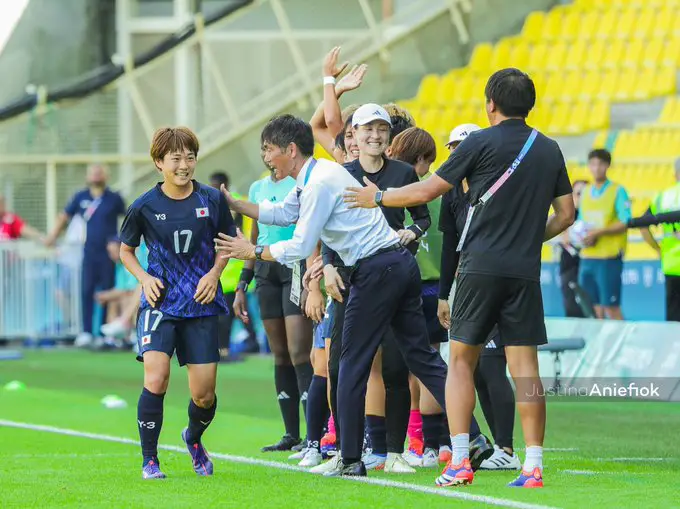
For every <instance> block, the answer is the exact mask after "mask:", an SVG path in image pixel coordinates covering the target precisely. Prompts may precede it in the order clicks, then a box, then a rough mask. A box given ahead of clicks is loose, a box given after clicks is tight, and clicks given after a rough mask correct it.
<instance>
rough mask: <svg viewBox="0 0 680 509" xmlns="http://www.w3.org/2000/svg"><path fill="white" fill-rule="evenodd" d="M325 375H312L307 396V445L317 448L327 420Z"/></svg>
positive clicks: (326, 381) (326, 384) (326, 383)
mask: <svg viewBox="0 0 680 509" xmlns="http://www.w3.org/2000/svg"><path fill="white" fill-rule="evenodd" d="M327 387H328V380H327V378H326V377H323V376H318V375H314V376H313V377H312V383H310V384H309V390H308V391H307V392H308V396H307V447H311V448H315V449H319V447H320V443H321V437H322V436H323V430H324V427H325V424H326V423H327V422H328V398H327V395H326V389H327Z"/></svg>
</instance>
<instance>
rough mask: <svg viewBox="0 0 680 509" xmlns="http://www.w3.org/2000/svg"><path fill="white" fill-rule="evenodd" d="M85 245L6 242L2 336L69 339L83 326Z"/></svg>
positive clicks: (0, 252) (0, 281) (0, 282)
mask: <svg viewBox="0 0 680 509" xmlns="http://www.w3.org/2000/svg"><path fill="white" fill-rule="evenodd" d="M81 253H82V245H71V246H69V245H62V246H60V247H59V248H58V249H56V250H48V249H44V248H42V247H40V246H38V245H37V244H35V243H33V242H26V241H9V242H0V338H1V339H33V340H39V339H63V338H71V337H75V336H76V335H77V334H78V333H79V332H80V330H81V328H82V327H81V291H80V277H81V276H80V256H81Z"/></svg>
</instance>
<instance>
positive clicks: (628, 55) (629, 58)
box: [621, 39, 645, 69]
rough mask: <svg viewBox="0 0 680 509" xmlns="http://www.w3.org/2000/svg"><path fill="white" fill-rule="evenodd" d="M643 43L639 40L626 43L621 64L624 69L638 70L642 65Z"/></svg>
mask: <svg viewBox="0 0 680 509" xmlns="http://www.w3.org/2000/svg"><path fill="white" fill-rule="evenodd" d="M644 47H645V42H643V41H641V40H638V39H636V40H632V41H630V42H629V43H628V46H627V47H626V50H625V51H624V53H623V59H622V61H621V64H622V65H623V67H624V68H634V69H636V68H638V67H640V64H641V63H642V54H643V51H644Z"/></svg>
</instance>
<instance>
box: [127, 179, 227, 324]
mask: <svg viewBox="0 0 680 509" xmlns="http://www.w3.org/2000/svg"><path fill="white" fill-rule="evenodd" d="M218 233H226V234H228V235H232V236H233V235H235V234H236V228H235V225H234V221H233V219H232V216H231V212H230V211H229V205H228V204H227V200H226V199H225V198H224V196H223V195H222V193H220V192H219V191H218V190H217V189H213V188H211V187H208V186H205V185H203V184H200V183H198V182H195V181H194V190H193V192H192V193H191V194H190V195H189V196H188V197H187V198H184V199H182V200H174V199H172V198H169V197H168V196H166V195H165V194H164V193H163V191H162V190H161V184H157V185H156V186H155V187H154V188H153V189H151V190H149V191H147V192H146V193H144V194H143V195H142V196H140V197H139V198H137V200H135V202H134V203H133V204H132V205H130V208H129V209H128V211H127V215H126V216H125V220H124V221H123V226H122V227H121V232H120V240H121V242H123V243H124V244H126V245H128V246H131V247H137V246H139V243H140V240H141V237H144V241H145V242H146V245H147V247H148V248H149V266H148V269H147V272H148V273H149V274H150V275H151V276H153V277H156V278H158V279H160V280H161V281H162V282H163V286H165V289H164V290H163V293H162V295H161V301H160V305H158V304H157V305H156V309H159V310H160V311H162V312H163V313H164V314H168V315H171V316H175V317H178V318H196V317H201V316H213V315H219V314H224V313H225V312H226V311H227V305H226V301H225V298H224V293H223V292H222V290H221V288H220V287H219V284H218V288H217V294H216V296H215V300H214V301H213V302H211V303H210V304H206V305H203V304H199V303H198V302H196V301H195V300H194V295H195V293H196V287H197V286H198V283H199V281H200V280H201V278H202V277H203V276H205V275H206V274H207V273H208V272H209V271H210V270H211V269H212V267H213V265H214V264H215V256H216V253H215V243H214V240H213V239H214V238H215V237H217V234H218ZM150 307H151V305H150V304H149V302H148V301H147V299H146V297H145V296H144V295H143V294H142V299H141V305H140V310H144V309H148V308H150Z"/></svg>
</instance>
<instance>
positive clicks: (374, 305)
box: [215, 115, 446, 476]
mask: <svg viewBox="0 0 680 509" xmlns="http://www.w3.org/2000/svg"><path fill="white" fill-rule="evenodd" d="M261 142H262V149H263V153H264V158H265V161H266V163H267V164H268V165H269V166H271V167H272V168H274V171H275V172H276V176H277V178H284V177H286V176H289V175H290V176H292V177H293V178H295V179H296V180H297V188H296V189H294V190H292V191H291V192H290V194H289V195H288V196H287V197H286V198H285V200H284V201H283V203H276V204H272V203H270V202H268V201H266V200H265V201H264V202H262V203H260V204H259V206H258V205H256V204H253V203H247V202H243V201H239V200H235V199H234V198H233V197H232V196H231V195H230V194H229V193H228V192H226V190H224V189H223V191H224V192H225V195H226V196H227V199H228V200H229V202H230V203H231V205H232V208H233V209H234V210H236V211H238V212H241V213H242V214H244V215H246V216H248V217H252V218H255V219H258V220H259V221H260V222H263V223H267V224H274V225H279V226H284V225H290V224H293V223H296V226H295V233H294V235H293V238H292V239H290V240H287V241H282V242H276V243H274V244H272V245H271V246H263V245H258V246H253V245H252V244H251V243H250V242H248V241H247V240H246V239H244V238H243V236H242V235H240V236H238V237H237V238H233V237H229V236H226V235H220V237H219V238H218V239H215V243H216V249H217V250H218V251H221V252H223V253H224V254H225V255H227V256H228V257H230V258H238V259H258V260H266V261H278V262H280V263H285V264H289V265H290V264H294V263H296V262H297V261H299V260H304V259H306V258H307V257H308V256H309V255H311V253H312V252H313V251H314V248H315V247H316V245H317V242H318V240H319V238H320V239H321V241H322V242H323V243H324V244H326V245H327V246H328V247H329V248H330V249H332V250H333V251H335V252H336V253H338V255H339V256H340V258H341V259H342V261H343V262H344V264H345V265H347V266H349V267H352V271H351V276H350V279H351V283H352V285H351V289H350V293H349V299H348V301H347V309H346V313H345V323H344V329H343V349H342V356H341V359H340V374H339V383H338V408H339V418H340V421H341V426H340V433H341V448H342V450H341V454H342V463H339V462H338V464H337V468H336V469H335V470H334V471H331V472H328V473H327V474H326V475H331V476H340V475H342V476H347V475H349V476H364V475H366V468H365V466H364V464H363V462H362V461H361V451H362V443H363V435H364V433H363V431H364V412H363V409H364V404H365V395H366V384H367V381H368V375H369V372H370V368H371V363H372V362H373V358H374V356H375V353H376V351H377V349H378V346H379V344H380V342H381V340H382V338H383V337H384V335H385V333H386V332H387V329H388V328H389V327H390V326H392V330H393V332H394V335H395V337H396V340H397V342H398V344H399V348H400V349H401V351H402V353H403V354H404V358H405V359H406V361H407V364H408V367H409V369H410V370H411V372H412V373H413V374H414V375H416V376H417V377H418V378H419V379H420V380H421V381H422V382H423V383H424V384H425V385H426V386H427V388H428V389H429V390H430V392H431V393H432V394H433V395H434V396H435V398H436V399H437V400H438V402H439V403H440V404H442V405H443V404H444V384H445V380H446V365H445V364H444V361H443V360H442V358H441V356H440V355H439V354H438V353H437V352H436V351H435V350H434V349H433V348H431V347H430V345H429V342H428V338H427V328H426V323H425V318H424V316H423V311H422V306H421V298H420V294H421V288H420V271H419V270H418V265H417V264H416V261H415V258H414V257H413V255H412V254H411V253H409V252H408V251H407V250H406V249H405V248H404V247H402V246H401V244H400V242H399V236H398V235H397V233H396V232H395V231H394V230H393V229H392V228H390V226H389V224H388V223H387V220H386V219H385V216H384V215H383V213H382V212H381V211H380V210H370V211H367V210H359V209H351V208H349V207H348V205H347V204H346V203H344V201H343V199H342V193H343V191H344V189H345V188H346V187H348V186H352V185H357V182H356V180H355V179H354V177H352V176H351V175H350V174H349V173H348V172H347V170H346V169H345V168H343V167H342V166H340V165H339V164H337V163H335V162H332V161H329V160H324V159H320V160H318V161H317V160H315V159H314V158H313V157H312V153H313V151H314V139H313V137H312V129H311V127H310V126H309V124H307V123H306V122H305V121H304V120H301V119H299V118H296V117H293V116H292V115H281V116H279V117H276V118H274V119H272V120H271V121H270V122H269V123H268V124H267V125H266V126H265V128H264V130H263V131H262V136H261Z"/></svg>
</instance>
